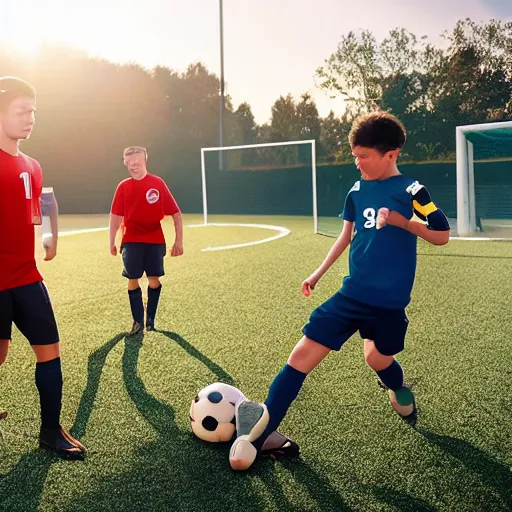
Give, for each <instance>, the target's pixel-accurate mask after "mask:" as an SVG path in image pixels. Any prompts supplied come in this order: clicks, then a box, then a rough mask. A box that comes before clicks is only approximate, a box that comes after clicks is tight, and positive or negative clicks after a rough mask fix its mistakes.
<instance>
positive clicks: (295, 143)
mask: <svg viewBox="0 0 512 512" xmlns="http://www.w3.org/2000/svg"><path fill="white" fill-rule="evenodd" d="M301 144H311V179H312V188H313V225H314V231H315V233H317V232H318V208H317V195H316V142H315V140H314V139H311V140H295V141H286V142H268V143H263V144H245V145H241V146H223V147H215V148H214V147H212V148H201V176H202V189H203V215H204V225H205V226H206V225H208V194H207V189H206V163H205V154H206V152H211V151H217V152H220V151H231V150H237V149H252V148H265V147H267V148H268V147H276V146H298V145H301Z"/></svg>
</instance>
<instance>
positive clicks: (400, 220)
mask: <svg viewBox="0 0 512 512" xmlns="http://www.w3.org/2000/svg"><path fill="white" fill-rule="evenodd" d="M411 196H412V204H413V208H414V213H415V214H416V215H417V216H418V217H419V218H420V219H421V220H422V221H424V222H426V223H427V224H422V223H421V222H417V221H414V220H412V219H406V218H405V217H404V216H403V215H400V214H399V213H398V212H395V211H391V212H389V214H388V216H387V219H386V224H390V225H392V226H397V227H400V228H402V229H405V230H407V231H409V232H410V233H412V234H413V235H416V236H419V237H420V238H423V240H426V241H427V242H430V243H431V244H433V245H445V244H447V243H448V240H449V239H450V225H449V223H448V219H447V218H446V216H445V214H444V213H443V212H442V210H440V209H439V208H438V207H437V206H436V205H435V204H434V203H433V202H432V199H431V198H430V194H429V193H428V190H427V189H426V188H425V187H423V186H421V185H418V186H416V187H414V188H413V189H412V191H411Z"/></svg>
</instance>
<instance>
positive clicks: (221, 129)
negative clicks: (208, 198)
mask: <svg viewBox="0 0 512 512" xmlns="http://www.w3.org/2000/svg"><path fill="white" fill-rule="evenodd" d="M219 23H220V107H219V108H220V111H219V147H222V146H224V16H223V0H219ZM223 168H224V153H223V152H222V151H221V152H220V153H219V170H220V171H221V170H222V169H223Z"/></svg>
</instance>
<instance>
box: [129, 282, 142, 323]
mask: <svg viewBox="0 0 512 512" xmlns="http://www.w3.org/2000/svg"><path fill="white" fill-rule="evenodd" d="M128 297H129V298H130V308H131V310H132V316H133V319H134V320H135V321H136V322H138V323H139V324H141V325H143V324H144V304H143V303H142V290H141V289H140V286H139V288H135V290H128Z"/></svg>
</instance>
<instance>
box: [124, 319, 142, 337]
mask: <svg viewBox="0 0 512 512" xmlns="http://www.w3.org/2000/svg"><path fill="white" fill-rule="evenodd" d="M143 329H144V327H143V326H142V324H139V322H137V320H135V321H134V322H133V325H132V330H131V331H130V332H129V333H128V336H135V335H136V334H139V333H140V332H142V330H143Z"/></svg>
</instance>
